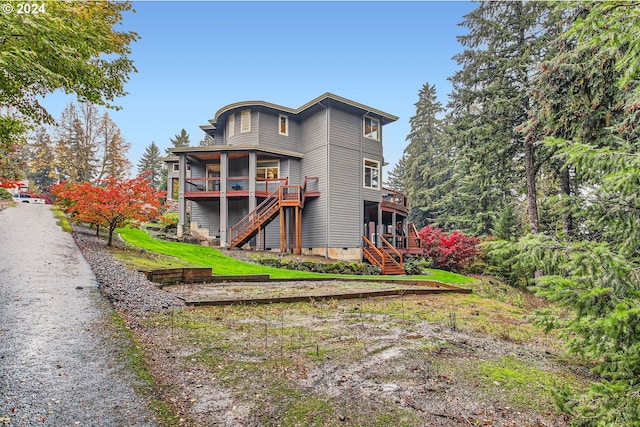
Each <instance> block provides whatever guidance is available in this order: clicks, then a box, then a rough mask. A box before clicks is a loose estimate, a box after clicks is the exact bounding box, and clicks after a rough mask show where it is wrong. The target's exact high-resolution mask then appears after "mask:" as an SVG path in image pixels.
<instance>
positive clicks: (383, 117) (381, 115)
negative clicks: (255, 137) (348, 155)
mask: <svg viewBox="0 0 640 427" xmlns="http://www.w3.org/2000/svg"><path fill="white" fill-rule="evenodd" d="M326 100H333V101H336V102H338V103H341V104H344V105H346V106H349V107H351V108H355V109H357V110H360V111H361V112H362V114H363V115H365V114H368V115H371V116H375V117H377V118H378V119H380V122H381V123H382V124H383V125H386V124H389V123H392V122H395V121H396V120H398V117H397V116H394V115H393V114H389V113H385V112H384V111H381V110H378V109H376V108H373V107H368V106H366V105H364V104H360V103H359V102H355V101H351V100H350V99H347V98H343V97H341V96H338V95H334V94H332V93H330V92H326V93H324V94H323V95H320V96H319V97H317V98H315V99H312V100H311V101H309V102H307V103H306V104H304V105H303V106H301V107H299V108H290V107H284V106H282V105H277V104H273V103H271V102H266V101H242V102H236V103H233V104H229V105H227V106H225V107H222V108H221V109H219V110H218V111H217V112H216V114H215V116H214V118H212V119H210V120H209V123H211V124H210V125H202V126H200V128H201V129H202V130H203V131H205V132H207V131H209V132H207V133H210V132H211V131H212V130H214V129H215V126H216V123H217V122H218V120H219V119H220V118H221V117H222V116H224V114H225V113H227V112H229V111H231V110H234V109H237V108H243V107H265V108H271V109H274V110H277V111H281V112H284V113H288V114H291V115H298V114H301V113H303V112H305V111H306V110H308V109H310V108H312V107H314V106H316V105H319V104H320V103H321V102H323V101H326Z"/></svg>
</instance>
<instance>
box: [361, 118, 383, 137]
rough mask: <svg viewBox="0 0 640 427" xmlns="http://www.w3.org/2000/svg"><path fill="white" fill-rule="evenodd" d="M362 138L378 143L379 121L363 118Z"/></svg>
mask: <svg viewBox="0 0 640 427" xmlns="http://www.w3.org/2000/svg"><path fill="white" fill-rule="evenodd" d="M364 136H366V137H367V138H371V139H375V140H376V141H380V121H379V120H378V119H373V118H371V117H365V118H364Z"/></svg>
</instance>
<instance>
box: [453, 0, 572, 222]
mask: <svg viewBox="0 0 640 427" xmlns="http://www.w3.org/2000/svg"><path fill="white" fill-rule="evenodd" d="M558 22H559V19H558V17H557V16H556V14H555V13H554V7H553V4H550V3H546V2H524V1H514V2H482V3H480V5H479V6H478V8H477V9H475V10H474V11H472V12H470V13H469V14H468V15H466V16H465V21H464V22H463V25H464V26H465V27H466V28H467V29H468V30H469V32H468V34H466V35H463V36H459V37H458V40H459V41H460V43H461V44H462V45H463V46H464V47H465V50H464V51H463V52H462V53H460V54H459V55H456V56H455V59H456V60H457V62H458V64H459V65H461V66H462V68H461V70H459V71H458V72H456V73H455V75H454V76H453V77H452V78H451V81H452V83H453V93H452V95H451V102H450V104H449V106H450V108H451V110H452V113H451V120H452V125H453V133H454V135H453V140H452V141H453V143H454V144H455V146H454V147H453V149H454V150H455V153H456V160H457V162H456V174H457V176H456V178H455V180H456V182H457V185H456V192H457V193H458V194H459V196H460V200H461V201H462V202H463V204H464V211H463V212H462V213H461V218H460V221H459V222H460V223H461V224H463V227H462V228H464V229H466V231H469V232H473V233H477V234H489V233H490V232H491V230H492V229H493V226H494V224H493V223H494V220H495V218H496V217H497V216H498V214H499V212H500V211H501V210H502V206H503V205H504V204H505V203H511V201H512V199H513V197H514V194H516V195H520V194H523V193H524V194H525V195H526V198H527V202H528V218H529V229H530V230H531V231H533V232H537V230H538V228H539V225H538V207H537V189H536V175H537V173H538V170H539V167H540V163H539V162H537V161H536V153H535V148H536V146H535V145H534V144H533V143H531V142H530V141H528V140H527V139H526V138H525V137H524V135H522V133H521V132H519V131H518V126H520V125H521V124H522V123H523V122H524V121H525V120H526V118H527V113H528V111H529V109H530V108H531V104H530V99H529V96H528V94H529V90H530V87H531V77H532V76H533V75H535V73H536V72H537V69H538V67H539V64H540V62H541V61H542V59H543V58H544V56H545V54H546V52H547V49H548V45H549V43H550V41H551V40H553V38H554V37H555V36H557V34H558V33H559V31H560V30H559V25H558ZM541 158H544V156H541Z"/></svg>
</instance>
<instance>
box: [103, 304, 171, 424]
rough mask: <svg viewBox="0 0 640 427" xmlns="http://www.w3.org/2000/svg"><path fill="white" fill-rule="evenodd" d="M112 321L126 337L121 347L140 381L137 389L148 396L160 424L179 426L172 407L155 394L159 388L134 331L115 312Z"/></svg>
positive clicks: (150, 406) (120, 333) (117, 330)
mask: <svg viewBox="0 0 640 427" xmlns="http://www.w3.org/2000/svg"><path fill="white" fill-rule="evenodd" d="M112 321H113V325H114V326H115V331H116V333H118V334H119V335H121V336H124V337H126V340H127V341H126V344H124V345H123V346H122V347H121V350H122V354H123V355H124V358H125V360H126V363H127V364H128V365H129V367H130V368H131V369H132V371H133V372H134V373H135V375H136V377H137V379H138V381H139V382H140V385H138V387H137V390H138V391H139V392H141V393H142V394H144V395H146V396H147V398H148V401H149V408H150V409H151V410H152V411H153V412H154V413H155V414H156V416H157V418H158V422H159V424H160V425H162V426H165V427H177V426H178V425H179V424H180V423H179V420H178V419H177V418H176V416H175V415H174V414H173V411H172V410H171V408H170V407H169V406H168V405H167V404H166V403H164V402H162V401H161V400H159V399H157V398H156V397H154V395H153V394H154V390H156V389H157V385H156V382H155V380H154V379H153V376H152V375H151V373H150V372H149V370H148V369H147V364H146V362H145V358H144V354H143V353H142V351H141V350H140V348H139V347H138V346H137V345H136V341H135V338H134V336H133V333H132V332H131V330H130V329H129V328H128V327H127V325H126V323H125V322H124V320H123V319H122V317H120V315H118V314H117V313H115V312H114V314H113V316H112Z"/></svg>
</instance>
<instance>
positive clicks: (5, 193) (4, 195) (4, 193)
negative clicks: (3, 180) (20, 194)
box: [0, 188, 13, 200]
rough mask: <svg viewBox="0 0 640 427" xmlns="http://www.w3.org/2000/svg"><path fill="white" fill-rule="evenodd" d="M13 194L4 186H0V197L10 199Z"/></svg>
mask: <svg viewBox="0 0 640 427" xmlns="http://www.w3.org/2000/svg"><path fill="white" fill-rule="evenodd" d="M12 198H13V196H12V195H11V193H9V191H8V190H7V189H5V188H0V199H4V200H11V199H12Z"/></svg>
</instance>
